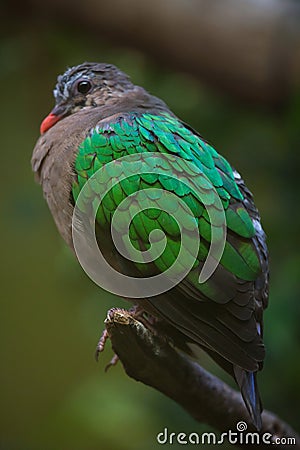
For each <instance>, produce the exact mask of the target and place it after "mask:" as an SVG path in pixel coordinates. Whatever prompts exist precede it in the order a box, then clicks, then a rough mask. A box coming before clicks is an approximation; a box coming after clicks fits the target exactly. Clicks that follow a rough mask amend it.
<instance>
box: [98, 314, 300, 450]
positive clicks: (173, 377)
mask: <svg viewBox="0 0 300 450" xmlns="http://www.w3.org/2000/svg"><path fill="white" fill-rule="evenodd" d="M105 324H106V329H107V332H108V335H109V337H110V339H111V342H112V347H113V350H114V351H115V353H116V354H117V355H118V357H119V359H120V360H121V362H122V364H123V366H124V369H125V371H126V373H127V375H129V377H131V378H134V379H135V380H137V381H141V382H142V383H144V384H146V385H148V386H152V387H153V388H155V389H157V390H158V391H160V392H162V393H163V394H165V395H167V396H168V397H170V398H171V399H173V400H175V401H176V402H177V403H178V404H180V405H181V406H182V407H183V408H184V409H185V410H186V411H187V412H188V413H189V414H190V415H191V416H192V417H194V418H195V419H196V420H197V421H198V422H200V423H206V424H208V425H211V426H212V427H214V428H215V429H217V430H219V431H222V432H225V431H228V430H233V431H236V424H237V423H238V422H240V421H244V422H247V423H248V428H247V431H251V430H252V431H254V430H253V426H252V425H251V423H250V420H249V416H248V413H247V411H246V408H245V406H244V403H243V400H242V398H241V395H240V394H239V393H238V392H237V391H235V390H233V389H232V388H230V387H229V386H228V385H227V384H225V383H224V382H222V381H221V380H219V379H218V378H216V377H215V376H213V375H211V374H210V373H208V372H207V371H205V370H204V369H203V368H202V367H200V366H199V365H198V364H197V363H195V362H193V361H192V360H191V359H189V358H188V357H186V356H185V355H183V354H181V353H179V352H177V351H176V350H175V349H174V348H173V347H171V345H170V344H169V343H167V342H166V341H165V340H164V339H162V338H161V337H159V336H156V335H154V334H153V333H152V332H151V331H150V330H149V329H148V328H146V327H145V326H144V325H143V324H142V323H141V322H139V321H137V320H136V319H134V318H133V317H132V315H131V314H130V312H128V311H126V310H123V309H111V310H110V311H109V312H108V315H107V319H106V320H105ZM262 419H263V428H262V430H261V434H264V433H270V434H271V435H272V438H270V439H271V440H272V441H274V440H275V439H276V438H278V437H279V438H282V437H285V438H287V437H294V438H295V439H296V441H297V443H296V445H295V444H294V445H293V446H292V447H293V448H294V449H300V438H299V436H298V434H297V433H296V432H295V431H294V430H293V429H292V428H291V427H290V426H289V425H288V424H286V423H285V422H283V421H282V420H281V419H280V418H279V417H277V416H276V415H275V414H273V413H271V412H268V411H264V412H263V415H262ZM262 446H263V445H262V444H259V446H258V447H259V448H261V447H262ZM286 447H287V445H276V448H279V449H280V448H286Z"/></svg>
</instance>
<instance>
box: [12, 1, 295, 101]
mask: <svg viewBox="0 0 300 450" xmlns="http://www.w3.org/2000/svg"><path fill="white" fill-rule="evenodd" d="M25 3H26V4H27V5H28V8H30V7H32V11H33V12H34V14H35V15H36V16H37V17H40V18H41V19H43V20H44V18H45V17H48V18H49V17H50V18H51V17H52V19H53V20H54V21H55V22H56V21H57V19H58V18H59V19H60V20H63V21H64V23H66V24H70V25H72V26H73V27H74V28H75V29H76V27H77V28H78V29H79V30H81V32H85V31H87V32H91V30H92V32H93V36H94V39H95V40H97V39H101V38H102V37H103V36H104V37H105V38H109V39H110V40H113V41H114V42H117V43H119V44H120V43H122V44H123V45H130V46H132V47H135V48H138V49H139V50H141V51H142V52H143V53H146V54H148V55H151V56H152V57H154V58H155V59H156V60H157V61H158V62H159V63H162V64H163V65H165V66H169V67H173V68H174V69H176V70H182V71H184V72H187V73H191V74H194V75H195V76H197V77H199V78H200V79H202V80H204V81H205V82H207V83H209V84H211V85H212V86H214V87H217V88H219V89H223V90H227V91H228V92H230V94H231V95H236V96H237V97H240V98H242V99H244V100H247V101H254V102H261V103H263V104H277V103H281V102H284V101H286V100H287V99H288V98H289V96H290V95H291V94H292V92H293V91H294V90H295V89H296V88H297V86H298V87H299V76H300V58H299V56H300V26H299V23H300V5H299V3H298V2H296V1H292V0H285V1H284V2H283V1H279V0H268V1H266V0H251V1H248V2H241V1H240V0H222V1H219V0H189V1H188V2H187V1H186V0H176V1H174V0H163V1H161V0H152V1H151V2H143V1H140V0H127V1H124V0H110V1H99V0H98V1H95V0H86V1H85V2H74V1H73V0H64V1H61V0H51V1H50V0H44V1H43V2H40V1H39V0H25ZM17 9H18V8H17ZM15 13H16V8H14V10H13V17H14V16H15Z"/></svg>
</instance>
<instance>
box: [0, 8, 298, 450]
mask: <svg viewBox="0 0 300 450" xmlns="http://www.w3.org/2000/svg"><path fill="white" fill-rule="evenodd" d="M226 2H227V0H226V1H225V0H224V3H223V6H222V11H221V10H220V6H219V7H218V6H217V4H218V2H216V1H214V0H211V2H210V5H214V8H215V9H214V10H209V11H208V9H209V8H208V5H209V4H208V2H205V1H199V2H198V3H196V2H194V1H191V2H187V1H185V2H183V0H178V1H177V2H174V3H173V4H174V8H173V7H172V6H171V4H170V2H168V1H165V2H164V1H163V2H161V4H160V6H159V3H158V2H153V4H152V6H151V2H150V3H149V5H148V4H147V5H144V7H145V9H147V8H148V10H147V11H144V10H142V9H141V8H142V7H141V4H142V2H140V4H139V6H138V3H137V2H134V1H133V0H131V1H129V2H127V3H126V2H123V6H122V8H123V9H122V8H121V6H120V5H121V3H120V1H119V2H118V1H117V0H112V1H111V2H110V4H109V5H106V4H105V3H104V2H102V1H100V0H99V1H98V2H95V1H94V2H93V1H92V0H89V1H87V2H85V6H84V8H83V6H82V5H80V4H79V3H76V2H72V3H71V2H68V1H62V2H60V3H59V2H56V1H54V0H53V1H52V2H51V3H50V2H49V4H48V3H47V2H43V6H41V5H39V3H38V2H37V1H36V2H35V1H32V2H30V1H28V2H26V1H25V2H24V3H23V4H22V6H20V5H18V4H14V3H10V4H7V5H5V6H4V8H3V9H2V12H3V15H2V20H1V22H0V25H1V41H0V69H1V70H0V86H1V96H0V99H1V108H0V123H1V150H0V158H1V166H0V167H1V193H0V195H1V203H0V205H1V238H2V239H1V241H2V242H1V285H0V289H1V291H0V295H1V317H0V320H1V324H0V333H1V335H0V336H1V338H0V351H1V354H0V365H1V366H0V389H1V392H0V405H1V417H0V449H1V450H2V449H3V450H38V449H43V450H48V449H49V450H50V449H51V450H53V449H55V450H69V449H72V450H96V449H106V450H110V449H114V450H127V449H128V450H129V449H132V450H135V449H143V450H144V449H145V450H147V449H149V450H150V449H152V448H155V447H158V444H156V435H157V433H158V432H160V431H162V430H163V428H164V427H168V428H169V430H170V431H175V432H180V431H183V432H188V431H198V432H201V431H208V427H206V426H200V425H199V424H197V423H196V422H195V421H193V420H192V419H191V418H189V416H188V415H187V414H186V413H185V412H184V411H183V410H182V409H181V408H180V407H179V406H177V405H176V404H174V403H173V402H172V401H171V400H169V399H167V398H164V397H163V396H162V395H161V394H159V393H157V392H156V391H154V390H151V389H150V388H147V387H146V386H143V385H141V384H138V383H136V382H134V381H133V380H131V379H129V378H128V377H127V376H126V375H125V373H124V371H123V368H122V366H121V364H119V365H118V366H117V367H115V368H112V369H111V370H110V371H109V372H108V373H106V374H105V373H104V370H103V369H104V366H105V364H106V363H107V362H108V361H109V359H110V358H111V356H112V352H111V350H110V345H108V347H107V350H106V352H105V354H104V355H103V357H101V359H100V362H99V363H98V364H96V362H95V360H94V357H93V352H94V349H95V346H96V343H97V341H98V338H99V336H100V333H101V331H102V328H103V320H104V318H105V315H106V311H107V309H108V308H110V307H112V306H120V305H123V304H124V302H122V301H121V300H119V299H118V298H115V297H113V296H112V295H109V294H107V293H105V292H103V291H101V290H100V289H99V288H98V287H96V286H95V285H93V283H92V282H91V281H90V280H89V279H88V278H87V277H86V276H85V274H84V273H83V271H82V269H81V268H80V266H79V265H78V263H77V262H76V261H75V258H74V257H73V255H72V254H71V252H70V251H69V250H68V249H67V248H66V247H65V246H64V244H63V242H62V239H61V238H60V237H59V235H58V233H57V231H56V229H55V226H54V224H53V220H52V218H51V216H50V213H49V211H48V209H47V205H46V203H45V201H44V200H43V198H42V193H41V189H40V187H39V186H38V185H37V184H35V183H34V180H33V174H32V172H31V167H30V158H31V153H32V149H33V147H34V145H35V142H36V140H37V138H38V136H39V125H40V122H41V120H42V119H43V118H44V116H45V115H46V114H47V113H48V112H49V111H50V109H51V108H52V106H53V97H52V89H53V87H54V84H55V81H56V77H57V75H58V74H59V73H62V72H64V70H65V68H66V67H67V66H71V65H74V64H78V63H81V62H83V61H99V62H101V61H105V62H110V63H113V64H115V65H117V66H119V67H120V68H121V69H123V70H124V71H126V72H127V73H128V74H129V75H130V76H131V78H132V80H133V81H134V82H135V83H136V84H140V85H143V86H144V87H146V88H147V89H148V90H149V91H150V92H152V93H153V94H155V95H157V96H159V97H162V98H163V99H164V100H165V101H166V102H167V103H168V104H169V106H170V107H171V108H172V109H173V111H174V112H175V113H176V114H177V115H178V116H179V117H181V118H182V119H184V121H186V122H188V123H190V124H191V125H192V126H193V127H194V128H196V129H197V130H198V131H199V132H200V133H201V134H202V135H203V136H204V137H205V138H206V139H207V140H208V141H209V142H210V143H212V144H213V145H214V146H215V147H216V149H217V150H219V151H220V152H221V153H222V154H223V155H224V156H225V157H226V158H227V159H228V160H229V161H230V162H231V164H232V165H233V166H235V167H236V168H237V169H238V170H239V171H240V172H241V173H242V175H243V177H244V179H245V180H246V182H247V185H248V186H249V187H250V189H251V190H252V191H253V193H254V195H255V200H256V204H257V206H258V208H259V210H260V212H261V215H262V220H263V225H264V228H265V230H266V233H267V235H268V245H269V249H270V255H271V295H270V306H269V309H268V310H267V312H266V313H265V343H266V347H267V357H266V362H265V367H264V370H263V372H262V373H261V374H260V375H259V384H260V390H261V393H262V398H263V403H264V406H265V407H266V408H267V409H270V410H272V411H273V412H275V413H276V414H278V415H280V416H281V417H282V418H283V419H284V420H286V421H287V422H289V423H290V424H291V425H292V426H294V427H295V428H297V427H298V428H299V424H300V413H299V410H300V408H299V404H300V387H299V379H300V362H299V361H300V359H299V342H300V331H299V320H300V318H299V286H300V253H299V223H300V213H299V168H300V164H299V159H300V156H299V154H300V138H299V134H300V133H299V123H300V90H299V74H300V71H299V58H298V56H299V55H300V52H299V48H300V40H299V33H298V31H299V30H300V26H299V24H300V22H299V10H298V5H297V2H290V3H289V2H277V1H275V0H274V1H271V0H270V1H268V2H267V1H257V2H255V1H249V2H248V6H249V11H250V10H251V3H253V4H255V3H256V5H254V6H255V8H256V9H255V11H256V12H255V15H257V16H259V17H260V20H253V16H251V14H250V12H251V11H250V12H249V11H248V10H247V8H246V10H244V11H241V14H240V16H239V14H238V12H237V11H238V8H237V10H233V9H232V8H233V6H234V1H232V0H230V1H228V7H227V8H228V9H227V10H226ZM219 4H220V3H219ZM124 5H126V6H127V7H126V8H125V6H124ZM162 5H164V6H165V8H162ZM175 5H176V8H175ZM267 5H269V9H268V7H267ZM180 7H181V8H182V10H180ZM277 7H278V8H277ZM118 8H119V9H118ZM135 8H138V11H137V10H136V9H135ZM149 8H150V9H149ZM160 8H162V10H160ZM168 8H169V9H168ZM201 8H202V9H201ZM230 8H231V9H230ZM257 8H262V10H261V11H260V10H259V9H257ZM276 8H277V9H276ZM175 9H176V11H175ZM223 10H224V11H225V12H226V11H227V12H229V13H228V14H227V15H226V14H225V15H224V11H223ZM274 11H275V13H276V14H277V16H276V17H275V19H276V20H275V19H274V14H275V13H274ZM204 12H205V13H206V14H207V16H206V17H205V14H204ZM252 12H253V11H252ZM125 13H126V14H127V15H126V14H125ZM175 13H176V14H177V13H178V14H177V16H176V14H175ZM174 14H175V15H174ZM261 18H264V20H265V22H261V20H262V19H261ZM212 19H213V20H212ZM181 20H183V21H184V20H186V22H184V23H183V22H181ZM210 20H212V21H211V22H210ZM176 21H177V22H176ZM218 21H219V22H218ZM226 21H227V22H226ZM230 21H231V22H230ZM189 24H190V27H189ZM279 24H280V27H279ZM268 26H269V28H268ZM203 30H205V33H204V31H203ZM266 30H267V31H266ZM279 31H280V33H279ZM201 33H202V35H201ZM203 33H204V34H203ZM197 36H198V37H197ZM204 359H205V364H206V367H208V368H209V369H211V370H213V371H214V372H215V373H217V374H219V375H220V376H223V375H222V372H221V371H220V370H217V369H215V367H213V365H212V363H210V362H208V361H207V358H204V357H203V358H202V360H203V361H204ZM172 448H174V449H175V448H178V449H179V448H181V446H180V445H177V446H176V445H173V446H172Z"/></svg>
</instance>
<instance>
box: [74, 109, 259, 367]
mask: <svg viewBox="0 0 300 450" xmlns="http://www.w3.org/2000/svg"><path fill="white" fill-rule="evenodd" d="M149 152H150V154H152V153H153V152H154V153H156V154H168V155H169V156H170V159H168V161H167V162H164V163H163V166H164V167H163V169H164V173H163V174H155V173H147V172H145V170H144V171H143V173H141V172H140V165H139V164H140V162H139V161H138V160H137V161H135V162H134V163H132V164H130V165H129V167H127V170H126V176H127V179H125V180H122V181H120V183H118V184H117V185H115V186H114V187H113V188H112V189H111V190H110V191H109V193H108V194H107V195H106V196H105V197H104V199H103V201H102V203H101V206H100V207H99V209H98V210H97V215H96V222H97V227H98V229H99V230H100V237H99V241H100V242H101V240H104V241H106V240H108V239H110V238H109V236H110V224H111V221H112V217H113V214H114V211H115V210H116V208H117V207H118V205H120V203H121V202H122V201H123V200H125V199H128V197H129V198H131V197H130V196H131V194H133V193H134V192H137V191H138V192H140V191H143V193H144V201H145V204H147V205H150V206H149V208H148V209H147V210H145V211H142V212H140V213H139V214H137V215H136V216H135V217H134V219H133V220H132V222H131V226H130V229H129V235H130V239H131V241H132V243H133V247H135V249H137V250H142V251H144V250H148V249H149V248H150V244H149V235H150V233H151V231H153V230H154V229H159V230H161V231H163V232H164V233H165V235H166V236H167V239H168V242H167V246H166V248H165V251H164V252H163V253H162V254H161V255H160V256H159V257H158V258H157V259H155V261H153V262H152V263H143V262H134V263H130V264H129V263H128V260H125V263H124V261H123V263H122V267H123V269H124V268H125V272H126V270H127V269H129V267H130V265H131V268H130V271H131V269H132V267H133V268H134V270H135V271H137V272H138V273H139V274H140V275H142V276H152V275H153V274H157V273H161V272H164V271H165V270H166V268H167V267H170V266H171V265H172V264H173V262H174V260H175V259H176V257H177V255H178V253H179V249H180V230H179V228H178V226H177V224H176V221H175V220H173V219H172V217H171V215H172V214H167V213H165V212H164V211H163V209H164V207H166V206H167V207H168V208H169V209H168V211H170V209H171V210H172V208H173V209H174V212H175V211H176V209H178V208H181V211H180V213H181V214H182V216H183V215H185V216H186V217H187V218H189V217H190V219H191V221H192V220H196V223H197V227H198V230H199V235H200V238H201V243H200V247H199V252H198V254H197V258H196V260H195V263H194V266H193V268H192V270H191V271H190V273H189V274H188V275H187V276H186V278H185V279H184V280H182V281H181V282H180V283H179V284H178V285H177V286H176V288H174V289H175V290H174V289H173V290H172V291H169V292H167V293H165V294H164V295H161V296H158V297H153V298H149V299H148V302H149V304H150V303H151V305H152V307H153V308H155V309H156V311H157V313H158V315H159V316H161V317H162V318H164V319H165V320H166V321H167V322H168V323H170V324H171V325H172V326H174V327H175V328H176V329H177V330H179V331H180V332H181V333H182V335H183V336H185V339H188V340H192V341H194V342H197V343H198V344H199V345H201V346H204V347H205V348H206V350H207V351H208V352H210V353H211V352H212V351H213V355H215V353H214V352H216V353H217V354H219V355H220V356H221V357H220V356H219V357H218V358H219V359H218V363H219V364H221V365H222V366H223V368H225V370H228V371H230V370H231V369H230V368H228V361H230V362H231V363H234V364H236V365H239V366H240V367H243V368H244V369H246V370H257V368H258V367H259V364H260V362H261V361H262V360H263V358H264V348H263V344H262V341H261V337H260V335H259V333H258V332H257V325H256V324H257V321H258V322H259V323H260V326H261V316H262V314H261V310H262V306H261V301H260V299H259V298H258V301H255V300H256V299H255V295H254V292H256V291H257V290H258V288H256V287H255V286H256V283H258V281H259V280H262V281H259V283H260V284H261V285H262V286H263V285H264V283H265V281H263V279H262V278H261V277H262V269H261V265H262V256H261V251H260V243H259V241H258V239H257V231H256V230H255V229H254V226H253V221H255V220H256V218H257V217H258V218H259V216H258V215H257V211H256V209H255V207H254V204H253V202H252V199H251V198H250V197H249V195H250V196H251V194H250V193H249V192H248V191H247V190H246V188H245V186H244V184H243V183H241V179H240V178H238V177H235V175H234V172H233V170H232V168H231V166H230V165H229V164H228V162H227V161H226V160H225V159H224V158H223V157H222V156H220V155H219V154H218V153H217V152H216V151H215V150H214V149H213V148H212V147H211V146H210V145H208V144H207V143H206V142H205V141H204V140H203V139H201V137H200V136H198V135H197V134H196V133H194V132H193V131H192V130H190V129H189V128H187V127H186V126H185V125H184V124H182V123H181V122H180V121H179V120H178V119H177V118H175V117H173V116H171V115H169V114H167V113H160V114H159V115H154V114H140V115H138V114H120V115H118V116H114V119H113V120H111V121H110V120H109V118H108V119H105V120H104V121H101V122H100V123H99V125H98V126H97V127H96V128H95V129H93V130H92V131H91V133H90V135H89V137H87V138H86V139H85V141H84V142H83V143H82V144H81V146H80V148H79V151H78V155H77V158H76V161H75V174H76V181H75V182H74V185H73V196H74V200H76V199H77V197H78V195H79V192H80V191H81V189H82V187H83V186H84V185H85V183H86V181H87V180H88V179H89V178H91V177H92V175H93V174H94V173H95V172H96V171H97V170H98V169H99V168H101V167H103V166H105V165H106V164H107V163H110V162H113V161H114V163H113V164H112V166H109V167H111V169H110V170H111V177H112V178H113V177H116V176H117V177H118V176H121V175H124V174H123V173H122V170H123V169H122V166H121V165H120V164H119V162H118V160H119V159H120V158H121V157H123V156H127V155H136V154H139V153H149ZM172 156H173V160H172ZM175 157H179V158H181V159H179V160H178V159H176V158H175ZM150 161H151V158H150ZM185 161H189V162H191V163H192V165H190V166H189V168H190V173H189V174H188V180H187V179H186V178H187V175H186V173H185V172H183V166H185V164H183V163H184V162H185ZM149 172H151V163H149ZM183 174H184V175H183ZM174 175H175V176H174ZM207 178H208V179H209V180H210V183H211V184H209V183H207ZM182 181H188V182H189V183H192V184H193V185H197V186H198V188H200V189H201V192H202V200H203V201H200V200H199V198H198V197H197V195H195V194H194V192H193V189H191V188H190V187H189V186H187V185H186V184H183V183H182ZM100 184H101V181H100ZM100 184H99V180H98V181H95V182H93V183H92V187H91V191H92V192H90V194H91V195H92V194H93V193H94V194H95V193H96V194H97V192H99V190H100ZM211 185H213V187H214V189H215V190H216V191H217V193H218V195H219V198H220V199H221V202H222V206H223V208H224V210H225V214H226V221H227V238H226V245H225V249H224V253H223V256H222V258H221V261H220V264H219V265H218V267H217V269H216V271H215V273H214V274H213V276H212V277H210V278H209V279H208V280H207V281H206V282H205V283H201V284H200V283H199V282H198V276H199V270H200V269H201V267H202V266H203V262H204V261H205V258H206V256H207V253H208V249H209V246H210V240H211V227H210V220H209V217H208V214H207V209H206V206H207V205H210V204H211V203H212V202H213V196H212V187H211ZM150 188H157V190H156V191H155V192H153V190H151V189H150ZM163 190H165V191H167V192H171V193H173V194H175V195H176V196H177V197H176V198H180V199H181V200H182V201H183V202H181V203H180V206H178V201H172V200H168V201H167V205H166V199H165V198H164V196H163V195H162V193H161V194H160V193H159V192H162V191H163ZM244 195H246V196H247V198H244ZM89 203H90V202H89V193H88V192H87V194H86V205H87V206H86V207H87V208H88V207H89V206H88V205H89ZM185 206H187V207H188V208H189V209H190V211H191V212H192V216H193V217H192V216H190V215H189V212H187V210H186V207H185ZM130 207H132V205H131V204H130V203H129V206H128V204H127V207H126V208H127V209H129V210H130ZM126 208H125V209H126ZM252 218H253V220H252ZM123 225H124V224H123V223H122V221H121V222H120V223H119V227H120V230H119V231H121V232H122V231H124V230H125V228H124V227H123ZM122 227H123V228H122ZM184 232H185V234H186V235H189V232H190V224H189V220H187V222H186V224H185V229H184ZM262 233H263V232H262ZM260 238H261V239H262V241H264V237H263V236H261V237H260ZM263 245H264V244H263ZM130 271H129V272H130ZM126 273H128V272H126ZM130 273H131V272H130ZM263 275H264V274H263ZM259 295H260V294H259ZM213 357H215V358H216V356H213ZM226 361H227V362H226Z"/></svg>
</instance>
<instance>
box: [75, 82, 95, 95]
mask: <svg viewBox="0 0 300 450" xmlns="http://www.w3.org/2000/svg"><path fill="white" fill-rule="evenodd" d="M76 89H77V91H78V92H80V94H88V93H89V92H90V90H91V89H92V83H91V82H90V81H88V80H81V81H78V83H77V85H76Z"/></svg>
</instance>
